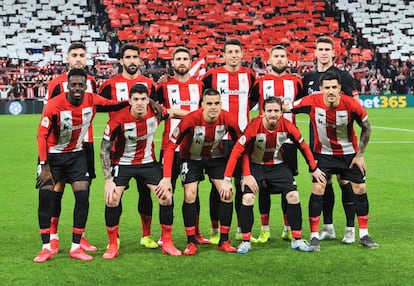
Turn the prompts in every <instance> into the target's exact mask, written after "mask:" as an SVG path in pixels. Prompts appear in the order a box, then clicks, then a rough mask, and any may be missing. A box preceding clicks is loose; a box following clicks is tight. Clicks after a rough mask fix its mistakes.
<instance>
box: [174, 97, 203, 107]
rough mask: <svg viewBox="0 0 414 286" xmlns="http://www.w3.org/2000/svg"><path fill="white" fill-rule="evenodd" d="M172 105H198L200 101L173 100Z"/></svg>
mask: <svg viewBox="0 0 414 286" xmlns="http://www.w3.org/2000/svg"><path fill="white" fill-rule="evenodd" d="M171 103H172V105H174V106H175V105H197V104H198V101H191V100H177V99H175V98H173V99H172V100H171Z"/></svg>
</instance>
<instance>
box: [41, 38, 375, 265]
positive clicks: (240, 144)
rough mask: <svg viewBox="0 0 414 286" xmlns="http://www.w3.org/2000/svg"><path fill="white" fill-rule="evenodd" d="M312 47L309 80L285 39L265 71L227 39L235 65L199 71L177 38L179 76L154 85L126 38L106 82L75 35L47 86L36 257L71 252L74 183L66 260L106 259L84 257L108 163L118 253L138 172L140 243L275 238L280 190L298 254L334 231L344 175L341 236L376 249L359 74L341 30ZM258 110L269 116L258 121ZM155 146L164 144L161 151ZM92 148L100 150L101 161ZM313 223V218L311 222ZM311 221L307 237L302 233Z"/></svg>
mask: <svg viewBox="0 0 414 286" xmlns="http://www.w3.org/2000/svg"><path fill="white" fill-rule="evenodd" d="M314 53H315V56H316V65H315V70H313V71H310V72H308V73H306V74H305V75H304V76H303V78H301V77H300V76H298V75H296V74H290V73H288V71H287V68H288V54H287V50H286V47H285V46H283V45H275V46H273V47H272V48H271V50H270V51H269V60H268V64H269V67H270V68H269V70H268V73H267V74H266V75H264V76H256V73H255V72H254V71H253V70H252V69H250V68H247V67H244V66H242V58H243V44H242V42H241V41H240V40H239V39H237V38H227V39H226V40H225V42H224V47H223V52H222V57H223V59H224V65H222V66H221V67H217V68H213V69H210V70H208V71H207V72H206V73H205V74H203V75H201V76H199V77H197V78H196V77H192V76H191V75H190V67H191V62H192V56H191V51H190V49H188V48H186V47H184V46H178V47H176V48H175V50H174V51H173V53H172V59H171V67H172V69H173V73H172V74H164V75H162V76H161V77H160V79H159V80H158V81H157V82H154V81H153V80H152V79H150V78H148V77H145V76H143V75H142V74H141V73H140V70H139V65H140V61H141V60H142V59H141V58H140V48H139V47H138V46H137V45H134V44H124V45H123V46H122V47H121V49H120V52H119V64H120V66H121V67H122V69H121V71H120V73H119V74H118V75H115V76H113V77H112V78H110V79H107V80H106V81H104V82H103V83H102V84H101V85H100V86H99V88H98V86H97V83H96V81H95V79H94V77H92V76H90V75H89V74H88V73H87V71H86V69H85V67H86V61H87V51H86V46H85V45H84V44H83V43H82V42H72V43H71V44H70V46H69V48H68V50H67V55H66V60H67V64H68V66H67V72H66V73H62V74H61V75H60V76H58V77H56V78H54V79H53V80H52V81H50V82H49V84H48V90H47V95H46V97H45V100H44V103H45V106H44V109H43V114H42V115H41V119H40V123H39V126H38V131H37V145H38V162H39V166H38V176H37V181H36V188H37V189H38V190H39V196H38V198H39V199H38V222H39V229H40V236H41V241H42V248H41V251H40V252H39V253H38V255H37V256H36V257H35V258H34V262H46V261H48V260H51V259H52V258H53V256H54V255H56V254H58V253H59V251H60V250H59V246H60V245H59V234H58V225H59V218H60V214H61V211H68V210H62V209H61V205H62V204H61V201H62V196H63V193H64V190H65V189H68V188H71V189H72V191H73V193H74V198H75V204H74V208H73V229H72V244H71V246H70V250H69V257H71V258H74V259H79V260H85V261H87V260H92V259H94V258H96V257H94V256H92V255H90V254H88V253H87V252H96V251H97V250H98V249H97V247H95V246H94V245H93V244H92V243H91V242H90V241H89V240H88V239H87V236H86V234H87V228H86V225H87V218H88V213H89V211H90V210H89V191H90V186H91V184H92V182H93V180H96V177H97V176H96V173H97V172H101V170H100V169H102V172H103V175H104V180H105V183H104V190H103V191H104V197H105V210H104V219H105V225H106V231H107V235H108V245H107V247H106V250H105V252H104V254H103V256H102V257H103V259H108V260H110V259H115V258H116V257H117V256H118V255H119V253H122V251H123V249H122V243H121V241H122V237H121V236H120V234H119V226H120V224H121V219H120V218H121V216H122V197H123V192H124V191H126V190H128V189H129V188H130V186H131V184H133V182H135V184H136V186H137V189H138V193H139V195H138V213H139V217H140V220H141V226H142V236H141V238H140V244H141V245H142V246H143V247H145V248H150V249H153V248H160V249H161V252H162V253H164V254H167V255H170V256H181V255H184V256H190V255H196V254H197V253H198V251H200V250H201V248H200V247H199V245H203V244H211V245H214V247H213V246H212V248H211V249H215V250H218V251H222V252H234V253H237V254H247V253H249V252H250V251H252V250H254V245H255V243H266V242H268V241H269V238H270V226H269V216H270V214H269V213H270V200H271V195H272V194H280V200H281V208H282V213H281V216H283V221H284V225H283V228H282V227H281V230H282V232H281V238H282V239H284V240H288V241H290V247H291V249H292V250H297V251H302V252H314V251H321V247H323V242H322V243H321V241H323V240H330V239H336V233H335V228H334V222H333V219H332V213H333V205H334V200H335V196H334V190H333V187H332V181H333V180H334V178H333V175H335V176H334V177H336V180H337V181H338V185H339V186H340V189H341V196H342V203H343V208H344V212H345V216H346V225H345V226H344V227H345V231H344V237H343V239H342V243H344V244H350V245H352V244H359V245H361V246H364V247H366V248H369V249H375V248H378V247H379V244H378V243H376V242H375V241H374V240H373V238H372V237H371V236H370V234H369V232H368V220H369V201H368V196H367V192H366V184H365V175H366V169H367V167H366V164H365V161H364V152H365V149H366V147H367V144H368V142H369V139H370V134H371V126H370V122H369V119H368V115H367V112H366V111H365V110H364V108H363V107H362V106H361V104H360V103H359V95H358V91H357V87H356V83H355V80H354V78H353V77H352V76H351V75H350V74H349V73H348V72H346V71H344V70H341V69H339V68H337V67H335V66H334V63H333V58H334V42H333V40H332V39H331V38H329V37H319V38H317V40H316V42H315V47H314ZM254 108H258V112H259V115H258V116H257V117H256V118H250V111H251V110H252V109H254ZM97 112H105V113H108V118H109V119H108V121H107V124H106V127H105V130H104V134H103V135H102V136H101V134H94V133H93V128H92V122H93V119H94V117H95V114H96V113H97ZM300 113H303V114H307V115H308V118H309V134H310V136H309V137H310V138H303V136H302V133H301V131H300V130H299V129H298V127H296V121H295V115H296V114H300ZM161 123H163V126H164V130H163V134H162V142H161V145H160V146H157V148H155V146H154V135H155V133H156V130H157V128H161V127H158V126H159V125H160V124H161ZM354 123H355V126H354ZM356 125H358V126H356ZM357 134H358V136H357ZM94 136H95V138H100V137H101V138H102V140H94ZM94 141H95V142H94ZM99 146H100V147H99ZM158 149H159V150H160V154H155V151H156V150H158ZM298 149H299V151H300V153H301V155H302V156H303V159H304V160H305V161H306V164H307V165H308V168H309V173H310V175H311V178H312V179H311V181H312V191H311V195H310V198H304V197H301V196H300V195H299V194H300V186H299V188H298V187H297V185H296V181H295V177H296V176H309V174H302V173H301V174H299V173H298V156H297V153H298ZM94 152H99V157H100V164H97V166H95V162H94ZM158 155H159V156H158ZM157 157H159V158H160V159H159V160H157V159H156V158H157ZM299 160H302V159H300V158H299ZM99 166H101V168H99ZM95 167H96V168H97V169H95ZM131 179H134V180H131ZM201 181H208V182H209V183H210V185H211V189H210V190H202V191H203V192H206V191H208V192H210V194H209V196H210V198H209V205H208V206H207V205H200V199H199V196H198V192H199V184H200V182H201ZM177 184H182V187H183V192H184V200H183V202H181V201H177V200H175V201H174V192H175V189H176V186H177ZM68 185H70V187H69V186H68ZM336 192H337V193H338V192H339V191H336ZM256 196H257V197H258V199H257V203H256ZM153 198H156V199H157V200H158V203H159V217H158V219H159V223H160V226H161V235H160V237H159V238H158V237H153V236H152V235H151V225H152V219H153V204H154V203H155V202H154V201H153ZM301 201H302V202H301ZM303 201H305V202H307V201H309V204H308V205H307V204H306V203H303ZM255 204H256V205H258V208H259V211H260V220H259V221H260V223H261V231H260V234H259V236H258V237H254V236H253V235H252V226H253V220H254V218H253V217H254V212H253V206H254V205H255ZM304 205H305V207H303V206H304ZM180 209H181V210H182V216H183V221H184V227H185V233H186V236H187V244H186V247H185V249H183V250H179V249H177V248H176V247H175V246H174V243H173V236H172V230H173V225H174V213H176V214H177V213H178V212H179V211H180ZM233 209H234V210H235V215H236V221H237V225H236V226H233V227H234V228H236V234H235V237H233V238H230V237H229V232H230V230H231V227H232V225H231V222H232V219H233ZM305 210H308V211H305ZM91 211H98V210H91ZM200 211H203V212H207V211H209V213H210V220H211V222H210V223H211V233H209V237H207V236H206V235H205V234H202V233H201V231H200V227H199V225H200V220H199V218H200ZM306 218H308V219H306ZM355 218H356V219H355ZM303 219H305V222H308V221H309V224H307V223H305V224H303ZM321 219H322V221H323V222H322V224H321V222H320V220H321ZM355 220H356V222H357V224H356V225H355ZM307 225H309V227H310V237H309V239H306V238H304V237H303V236H302V229H303V228H304V227H307ZM320 225H321V227H320ZM338 227H343V226H338ZM231 240H233V242H231ZM235 240H236V241H238V245H237V246H236V245H235V244H234V241H235ZM201 251H205V249H204V248H203V249H202V250H201ZM118 259H120V258H118Z"/></svg>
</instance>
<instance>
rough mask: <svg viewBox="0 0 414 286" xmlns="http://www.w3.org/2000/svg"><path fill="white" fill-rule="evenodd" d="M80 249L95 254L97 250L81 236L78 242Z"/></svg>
mask: <svg viewBox="0 0 414 286" xmlns="http://www.w3.org/2000/svg"><path fill="white" fill-rule="evenodd" d="M80 247H81V248H82V249H83V250H85V251H90V252H96V251H97V250H98V248H96V247H95V246H93V245H92V244H90V243H89V241H88V240H87V239H86V237H84V236H82V238H81V240H80Z"/></svg>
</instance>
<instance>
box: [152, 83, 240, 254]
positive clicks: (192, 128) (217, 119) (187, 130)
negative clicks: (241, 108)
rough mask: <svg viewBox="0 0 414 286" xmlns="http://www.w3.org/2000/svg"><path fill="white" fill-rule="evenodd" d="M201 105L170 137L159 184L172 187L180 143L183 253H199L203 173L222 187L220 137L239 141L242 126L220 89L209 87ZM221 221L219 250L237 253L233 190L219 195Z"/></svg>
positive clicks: (167, 187) (222, 155) (222, 151)
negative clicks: (233, 240) (198, 204)
mask: <svg viewBox="0 0 414 286" xmlns="http://www.w3.org/2000/svg"><path fill="white" fill-rule="evenodd" d="M201 106H202V108H201V109H199V110H196V111H193V112H191V113H190V114H188V115H187V116H185V117H184V118H183V119H182V120H181V122H180V123H179V124H178V126H177V127H176V128H175V130H174V131H173V133H172V136H171V137H170V141H169V142H168V145H167V147H166V149H165V154H164V178H163V180H162V182H161V183H160V187H161V188H162V189H163V190H164V191H165V190H168V189H169V188H171V175H172V167H173V159H174V152H175V149H176V148H177V146H178V145H179V146H180V161H181V180H182V183H183V185H184V204H183V217H184V225H185V231H186V234H187V247H186V249H185V250H184V255H194V254H196V253H197V241H196V239H195V224H196V216H197V210H196V196H197V190H198V182H199V180H200V178H202V177H203V174H204V172H205V173H206V174H208V176H209V178H210V180H211V181H212V182H213V184H215V185H216V188H217V190H218V189H220V186H221V184H222V178H223V173H224V167H225V157H224V150H223V146H222V145H221V140H222V139H223V137H224V136H225V134H227V133H228V134H229V135H230V136H231V138H232V140H234V141H236V140H237V138H238V136H239V135H240V133H241V132H240V129H239V127H238V124H237V122H236V120H234V116H233V115H232V114H230V113H229V112H227V111H224V110H222V109H221V106H222V102H221V98H220V93H219V92H218V91H217V90H214V89H211V88H207V89H206V90H205V91H204V92H203V100H202V103H201ZM220 199H221V201H220V205H219V220H220V240H219V242H218V247H217V249H218V250H221V251H225V252H235V251H236V248H234V247H233V246H232V245H231V243H230V241H229V237H228V236H229V235H228V233H229V230H230V225H231V219H232V215H233V192H232V191H231V190H230V191H228V192H225V193H221V194H220Z"/></svg>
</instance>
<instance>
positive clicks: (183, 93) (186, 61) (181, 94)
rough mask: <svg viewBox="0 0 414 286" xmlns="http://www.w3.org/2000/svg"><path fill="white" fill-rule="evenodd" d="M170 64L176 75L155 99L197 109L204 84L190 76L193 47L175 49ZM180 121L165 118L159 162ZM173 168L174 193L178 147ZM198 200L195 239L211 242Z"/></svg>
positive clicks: (162, 102) (164, 103)
mask: <svg viewBox="0 0 414 286" xmlns="http://www.w3.org/2000/svg"><path fill="white" fill-rule="evenodd" d="M171 65H172V67H173V69H174V76H173V77H168V79H167V81H166V82H162V83H160V84H159V86H158V88H157V98H154V99H155V100H156V101H158V103H160V104H162V105H163V106H164V107H166V108H173V109H182V110H187V111H194V110H197V109H198V108H199V107H200V101H201V97H202V90H203V83H202V82H201V81H199V80H196V79H194V78H192V77H190V74H189V70H190V65H191V54H190V50H188V49H187V48H186V47H178V48H176V49H175V50H174V52H173V54H172V61H171ZM179 122H180V120H179V119H175V118H168V119H167V120H166V121H165V125H164V127H165V128H164V132H163V135H162V144H161V151H160V161H162V160H163V157H164V150H165V147H166V146H167V143H168V140H169V138H170V136H171V134H172V131H173V130H174V129H175V128H176V127H177V125H178V123H179ZM172 170H173V171H172V181H171V183H172V186H173V192H174V190H175V185H176V181H177V178H178V175H179V173H180V154H179V148H177V150H176V151H175V154H174V161H173V169H172ZM196 203H197V219H196V234H195V238H196V240H197V242H198V243H199V244H209V243H210V241H209V240H208V239H205V238H204V237H203V236H202V234H201V232H200V228H199V215H200V201H199V198H198V195H197V201H196ZM158 243H159V244H161V243H162V241H159V242H158Z"/></svg>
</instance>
